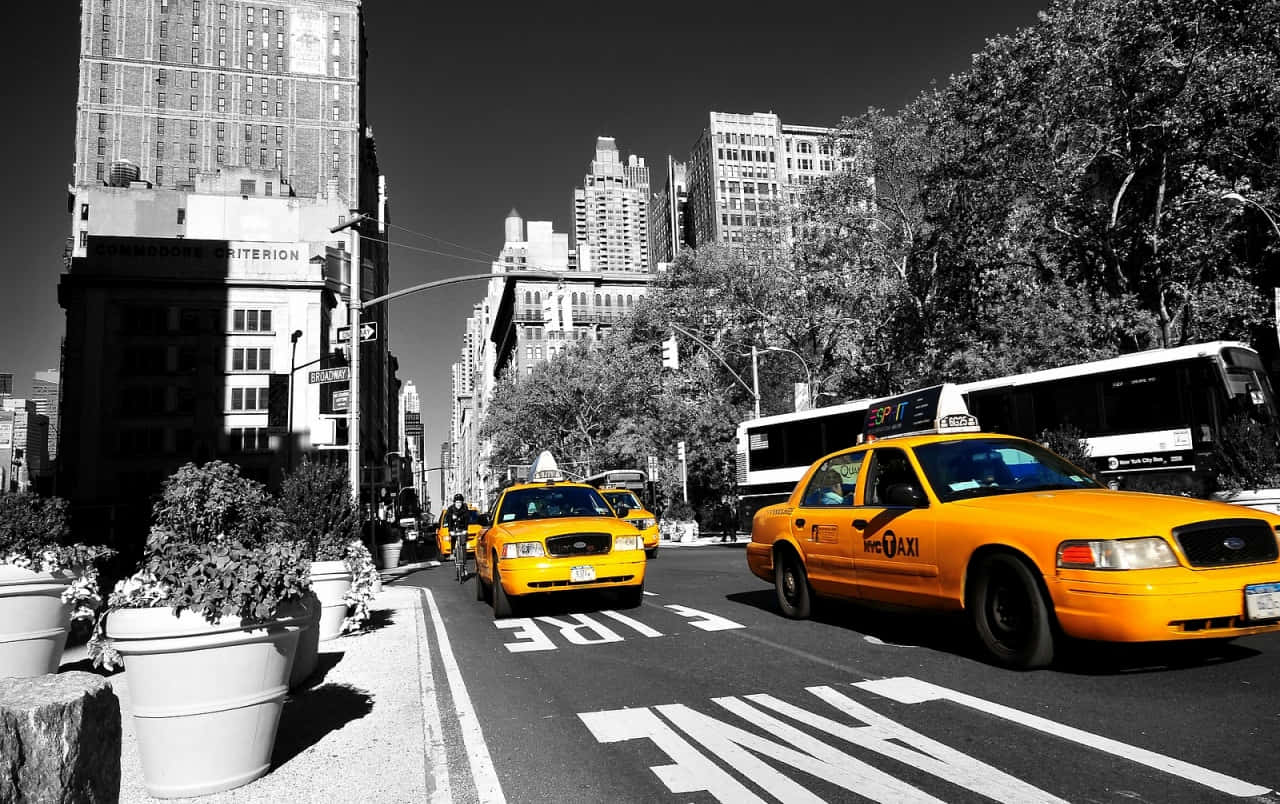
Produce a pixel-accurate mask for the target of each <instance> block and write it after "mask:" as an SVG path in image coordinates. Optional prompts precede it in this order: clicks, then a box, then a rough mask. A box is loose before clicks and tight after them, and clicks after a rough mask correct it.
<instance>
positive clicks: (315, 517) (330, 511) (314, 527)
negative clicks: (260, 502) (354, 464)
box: [277, 460, 360, 561]
mask: <svg viewBox="0 0 1280 804" xmlns="http://www.w3.org/2000/svg"><path fill="white" fill-rule="evenodd" d="M277 500H278V505H279V508H280V516H281V520H282V522H283V524H284V527H285V530H286V532H287V533H288V535H289V538H292V539H296V540H299V541H301V542H302V543H303V544H304V545H305V549H306V556H307V558H309V559H311V560H313V561H338V560H341V559H344V558H345V557H346V553H347V546H348V545H349V544H350V543H351V541H352V540H353V539H356V538H357V534H358V532H359V524H360V523H359V512H358V511H357V510H356V507H355V503H354V502H353V500H352V498H351V482H350V480H348V478H347V470H346V468H345V467H343V466H340V465H338V464H333V463H313V462H311V461H308V460H303V462H302V464H301V465H300V466H299V467H298V468H297V469H296V470H294V471H293V472H292V473H290V474H288V475H286V476H285V478H284V480H283V481H282V482H281V484H280V492H279V494H278V496H277Z"/></svg>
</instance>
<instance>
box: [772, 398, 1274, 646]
mask: <svg viewBox="0 0 1280 804" xmlns="http://www.w3.org/2000/svg"><path fill="white" fill-rule="evenodd" d="M977 425H978V422H977V420H976V419H975V418H974V417H972V416H970V415H968V413H967V411H965V410H964V403H963V400H962V399H961V397H960V395H959V393H958V392H957V391H956V390H955V388H954V386H937V387H935V388H930V389H924V390H922V391H918V392H915V393H913V394H906V395H903V396H901V397H896V398H893V399H887V400H883V401H881V402H877V403H873V404H872V405H871V406H870V409H869V410H868V414H867V422H866V427H865V430H866V433H867V436H868V439H869V440H868V441H867V442H866V443H862V444H860V445H858V446H856V447H852V448H849V449H845V450H842V451H840V452H836V453H833V454H831V455H828V456H826V457H824V458H821V459H820V460H818V461H817V462H816V463H814V464H813V466H811V467H810V468H809V470H808V471H807V472H806V474H805V475H804V477H802V478H801V480H800V482H799V483H798V484H797V485H796V488H795V490H794V491H793V492H792V495H791V498H790V499H789V500H788V501H787V502H786V503H785V504H781V505H775V506H772V507H768V508H763V509H761V510H760V511H759V512H757V514H756V516H755V519H754V521H753V523H752V530H751V542H750V544H748V546H747V563H748V566H749V567H750V569H751V571H752V572H753V573H754V574H755V575H756V576H758V577H760V578H761V579H763V580H766V581H771V582H772V583H773V584H774V587H775V589H776V591H777V597H778V604H779V607H780V608H781V610H782V612H783V614H785V615H786V616H788V617H792V618H803V617H807V616H808V614H809V612H810V607H811V604H812V600H813V597H814V596H829V597H836V598H845V599H851V600H857V601H868V602H875V603H888V604H896V605H906V606H914V607H919V608H923V609H933V610H950V611H963V612H965V613H966V614H967V615H968V618H969V620H970V621H971V623H972V626H973V629H974V631H975V632H976V635H977V637H978V641H979V643H980V644H981V646H982V647H983V648H984V649H985V651H986V653H987V654H988V655H989V656H990V657H991V658H992V659H993V660H995V662H997V663H999V664H1002V665H1005V666H1008V667H1014V668H1033V667H1040V666H1044V665H1047V664H1049V663H1051V662H1052V660H1053V656H1054V650H1055V641H1056V638H1057V637H1058V636H1059V635H1066V636H1069V637H1075V638H1080V639H1088V640H1101V641H1110V642H1153V641H1177V640H1201V639H1231V638H1235V637H1240V636H1246V635H1250V634H1260V633H1265V632H1274V631H1280V540H1278V539H1277V529H1278V528H1280V516H1275V515H1271V514H1267V513H1264V512H1262V511H1258V510H1254V509H1249V508H1241V507H1238V506H1233V505H1229V504H1226V503H1220V502H1212V501H1207V500H1197V499H1191V498H1186V497H1174V496H1165V495H1158V494H1143V493H1138V492H1125V491H1112V490H1110V489H1108V488H1106V487H1104V486H1102V485H1100V484H1099V483H1098V482H1097V481H1095V480H1094V479H1093V478H1092V477H1090V476H1089V475H1088V474H1087V473H1086V472H1085V471H1083V470H1081V469H1079V468H1077V467H1075V466H1073V465H1072V464H1070V463H1068V462H1067V461H1066V460H1064V459H1063V458H1061V457H1059V456H1058V455H1056V454H1054V453H1052V452H1050V451H1049V450H1047V449H1045V448H1044V447H1042V446H1040V445H1039V444H1036V443H1034V442H1032V441H1027V440H1025V439H1021V438H1015V437H1013V436H1005V435H998V434H993V433H982V432H980V431H979V429H978V426H977Z"/></svg>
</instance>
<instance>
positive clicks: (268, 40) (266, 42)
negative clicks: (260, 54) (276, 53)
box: [262, 19, 271, 48]
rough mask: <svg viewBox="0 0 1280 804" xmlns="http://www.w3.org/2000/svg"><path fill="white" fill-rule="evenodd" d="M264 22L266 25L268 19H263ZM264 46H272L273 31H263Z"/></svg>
mask: <svg viewBox="0 0 1280 804" xmlns="http://www.w3.org/2000/svg"><path fill="white" fill-rule="evenodd" d="M262 24H263V25H266V24H267V21H266V20H265V19H264V20H263V21H262ZM262 46H263V47H264V48H265V47H271V33H270V32H269V31H263V32H262Z"/></svg>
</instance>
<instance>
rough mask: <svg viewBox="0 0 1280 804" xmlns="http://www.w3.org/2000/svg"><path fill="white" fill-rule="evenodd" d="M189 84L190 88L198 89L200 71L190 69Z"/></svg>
mask: <svg viewBox="0 0 1280 804" xmlns="http://www.w3.org/2000/svg"><path fill="white" fill-rule="evenodd" d="M190 84H191V88H192V89H199V88H200V73H198V72H196V71H195V70H192V71H191V81H190Z"/></svg>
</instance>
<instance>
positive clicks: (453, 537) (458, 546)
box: [449, 531, 467, 583]
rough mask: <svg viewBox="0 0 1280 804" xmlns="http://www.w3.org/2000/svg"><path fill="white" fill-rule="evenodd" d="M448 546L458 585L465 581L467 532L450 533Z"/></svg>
mask: <svg viewBox="0 0 1280 804" xmlns="http://www.w3.org/2000/svg"><path fill="white" fill-rule="evenodd" d="M449 541H450V542H451V544H450V545H449V552H450V555H451V556H452V557H453V570H454V575H455V576H456V577H457V578H458V583H462V582H463V581H465V580H466V579H467V532H466V531H463V532H462V533H450V534H449Z"/></svg>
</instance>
